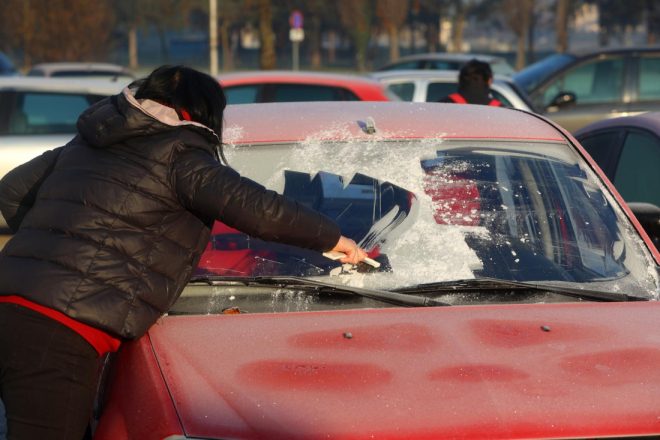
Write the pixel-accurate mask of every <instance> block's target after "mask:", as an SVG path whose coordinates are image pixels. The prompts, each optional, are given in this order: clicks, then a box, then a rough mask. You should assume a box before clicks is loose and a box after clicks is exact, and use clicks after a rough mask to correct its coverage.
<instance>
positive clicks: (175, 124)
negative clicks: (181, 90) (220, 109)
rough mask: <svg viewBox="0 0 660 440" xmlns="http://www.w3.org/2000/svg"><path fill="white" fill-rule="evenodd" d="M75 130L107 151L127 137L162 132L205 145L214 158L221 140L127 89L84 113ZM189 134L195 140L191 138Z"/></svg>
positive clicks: (94, 145)
mask: <svg viewBox="0 0 660 440" xmlns="http://www.w3.org/2000/svg"><path fill="white" fill-rule="evenodd" d="M76 128H77V129H78V133H80V136H81V137H82V138H83V139H84V140H85V141H86V142H87V143H88V144H89V145H91V146H92V147H94V148H110V147H111V146H112V145H114V144H117V143H119V142H122V141H125V140H127V139H130V138H135V137H140V136H151V135H155V134H161V133H165V132H172V134H173V135H178V136H181V137H185V138H188V139H186V140H187V142H192V143H193V144H197V145H198V146H202V147H203V146H204V145H205V146H206V148H203V149H205V150H207V151H208V152H209V153H210V154H211V155H215V154H214V149H215V147H217V146H219V145H220V138H219V137H218V135H217V134H216V133H215V132H214V131H213V130H211V129H210V128H208V127H206V126H204V125H202V124H199V123H197V122H192V121H180V120H179V118H178V116H177V114H176V112H175V111H174V109H171V108H169V107H166V106H164V105H162V104H159V103H157V102H154V101H151V100H148V99H141V100H139V101H138V100H137V99H135V97H134V96H133V93H132V92H131V90H130V89H129V88H128V87H127V88H125V89H124V90H123V92H122V93H120V94H118V95H115V96H110V97H109V98H106V99H104V100H102V101H99V102H98V103H96V104H95V105H93V106H91V107H90V108H88V109H87V110H85V111H84V112H83V113H82V114H81V115H80V117H79V118H78V123H77V124H76ZM191 135H192V137H193V138H197V139H190V137H191ZM199 138H201V139H199ZM200 141H201V142H200ZM200 144H201V145H200Z"/></svg>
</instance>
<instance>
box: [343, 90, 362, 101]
mask: <svg viewBox="0 0 660 440" xmlns="http://www.w3.org/2000/svg"><path fill="white" fill-rule="evenodd" d="M339 90H341V92H342V93H343V94H344V99H345V100H346V101H362V100H361V99H360V98H359V97H358V96H357V95H356V94H355V93H353V92H351V91H350V90H348V89H339Z"/></svg>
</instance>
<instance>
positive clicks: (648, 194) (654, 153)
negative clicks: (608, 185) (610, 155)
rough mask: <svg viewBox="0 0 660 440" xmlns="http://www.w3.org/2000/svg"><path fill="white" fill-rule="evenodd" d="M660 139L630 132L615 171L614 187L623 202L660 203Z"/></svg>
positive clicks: (659, 204)
mask: <svg viewBox="0 0 660 440" xmlns="http://www.w3.org/2000/svg"><path fill="white" fill-rule="evenodd" d="M659 168H660V139H658V138H657V137H655V136H652V135H650V134H642V133H629V134H628V136H626V140H625V142H624V144H623V149H622V151H621V156H620V158H619V163H618V164H617V167H616V173H615V174H614V186H615V187H616V189H617V190H618V191H619V193H620V194H621V196H622V197H623V199H624V200H625V201H626V202H646V203H652V204H654V205H656V206H660V191H659V190H658V188H660V173H658V169H659Z"/></svg>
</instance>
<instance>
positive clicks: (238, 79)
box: [216, 70, 381, 86]
mask: <svg viewBox="0 0 660 440" xmlns="http://www.w3.org/2000/svg"><path fill="white" fill-rule="evenodd" d="M216 78H217V79H218V81H220V83H221V84H223V85H225V83H227V84H231V83H237V84H238V83H241V84H248V83H264V82H287V83H290V82H302V83H308V84H333V85H334V84H348V83H352V84H356V85H366V86H381V85H380V83H379V82H377V81H375V80H373V79H370V78H365V77H362V76H358V75H341V74H335V73H318V72H292V71H283V70H273V71H250V72H237V73H226V74H220V75H217V76H216Z"/></svg>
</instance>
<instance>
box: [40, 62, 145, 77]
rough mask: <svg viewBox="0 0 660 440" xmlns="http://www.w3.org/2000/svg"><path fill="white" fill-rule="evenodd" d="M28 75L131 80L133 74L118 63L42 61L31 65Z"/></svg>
mask: <svg viewBox="0 0 660 440" xmlns="http://www.w3.org/2000/svg"><path fill="white" fill-rule="evenodd" d="M28 76H41V77H47V78H76V79H81V80H85V81H87V80H96V81H102V80H106V81H114V82H131V81H133V80H134V79H135V75H134V74H133V72H131V71H130V70H128V69H126V68H125V67H123V66H120V65H118V64H108V63H43V64H36V65H34V66H32V69H30V71H29V72H28Z"/></svg>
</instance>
